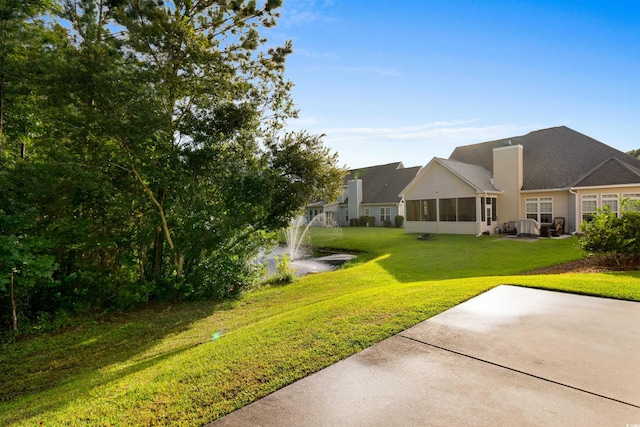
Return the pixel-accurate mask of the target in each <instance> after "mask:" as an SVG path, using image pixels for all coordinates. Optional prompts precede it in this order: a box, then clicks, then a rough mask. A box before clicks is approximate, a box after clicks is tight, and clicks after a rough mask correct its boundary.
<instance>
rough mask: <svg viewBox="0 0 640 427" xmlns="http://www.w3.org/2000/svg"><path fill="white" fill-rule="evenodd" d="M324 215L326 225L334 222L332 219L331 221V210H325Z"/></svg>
mask: <svg viewBox="0 0 640 427" xmlns="http://www.w3.org/2000/svg"><path fill="white" fill-rule="evenodd" d="M324 215H325V218H324V221H325V224H326V225H332V224H333V223H334V221H333V212H331V211H329V212H325V213H324Z"/></svg>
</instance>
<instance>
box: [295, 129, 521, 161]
mask: <svg viewBox="0 0 640 427" xmlns="http://www.w3.org/2000/svg"><path fill="white" fill-rule="evenodd" d="M294 124H295V125H296V127H298V126H299V127H300V128H306V129H307V130H308V131H309V132H310V133H314V134H321V133H324V134H325V135H326V136H325V138H324V142H325V145H326V146H327V147H329V148H330V149H331V150H332V151H335V152H337V153H338V154H339V157H340V161H341V163H343V164H345V165H346V166H347V167H349V168H354V167H365V166H371V165H377V164H385V163H390V162H396V161H401V162H403V163H404V164H405V166H418V165H420V166H422V165H425V164H427V163H428V162H429V161H430V160H431V159H432V158H433V157H445V158H446V157H448V156H449V155H450V154H451V152H452V151H453V150H454V149H455V147H457V146H460V145H467V144H475V143H479V142H484V141H491V140H494V139H500V138H508V137H511V136H517V135H523V134H526V133H528V132H530V131H531V130H534V128H531V127H522V126H517V125H513V124H495V125H482V124H480V123H479V121H478V120H458V121H446V122H442V121H441V122H430V123H423V124H418V125H413V126H403V127H395V128H394V127H347V128H345V127H341V128H322V120H321V118H320V117H309V118H307V123H306V124H303V123H301V122H300V121H298V120H297V121H296V123H294Z"/></svg>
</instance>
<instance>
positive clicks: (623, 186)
mask: <svg viewBox="0 0 640 427" xmlns="http://www.w3.org/2000/svg"><path fill="white" fill-rule="evenodd" d="M633 187H640V182H636V183H631V184H609V185H590V186H585V187H571V188H570V190H598V189H606V188H633Z"/></svg>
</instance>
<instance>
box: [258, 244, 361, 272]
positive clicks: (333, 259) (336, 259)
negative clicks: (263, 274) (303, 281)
mask: <svg viewBox="0 0 640 427" xmlns="http://www.w3.org/2000/svg"><path fill="white" fill-rule="evenodd" d="M283 254H286V255H287V256H288V255H289V250H288V248H287V247H286V246H284V245H281V246H277V247H276V248H275V249H274V250H273V251H271V252H270V253H268V254H264V255H263V256H262V262H264V263H266V264H267V277H269V276H271V275H273V274H274V273H275V271H276V257H278V256H282V255H283ZM355 257H356V256H355V255H353V254H347V253H335V252H315V253H313V254H309V255H306V254H305V255H302V256H301V257H299V259H296V260H294V261H293V262H292V263H291V267H292V268H293V270H294V271H295V275H296V277H301V276H304V275H306V274H310V273H323V272H326V271H332V270H335V269H336V268H338V267H339V266H341V265H342V264H344V263H345V262H347V261H349V260H351V259H353V258H355Z"/></svg>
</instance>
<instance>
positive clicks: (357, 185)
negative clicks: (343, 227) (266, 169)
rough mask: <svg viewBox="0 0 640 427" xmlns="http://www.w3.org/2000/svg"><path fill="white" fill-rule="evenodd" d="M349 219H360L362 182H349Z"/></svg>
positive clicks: (357, 180) (355, 180) (356, 180)
mask: <svg viewBox="0 0 640 427" xmlns="http://www.w3.org/2000/svg"><path fill="white" fill-rule="evenodd" d="M348 191H349V218H360V203H362V180H361V179H354V180H351V181H349V190H348Z"/></svg>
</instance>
